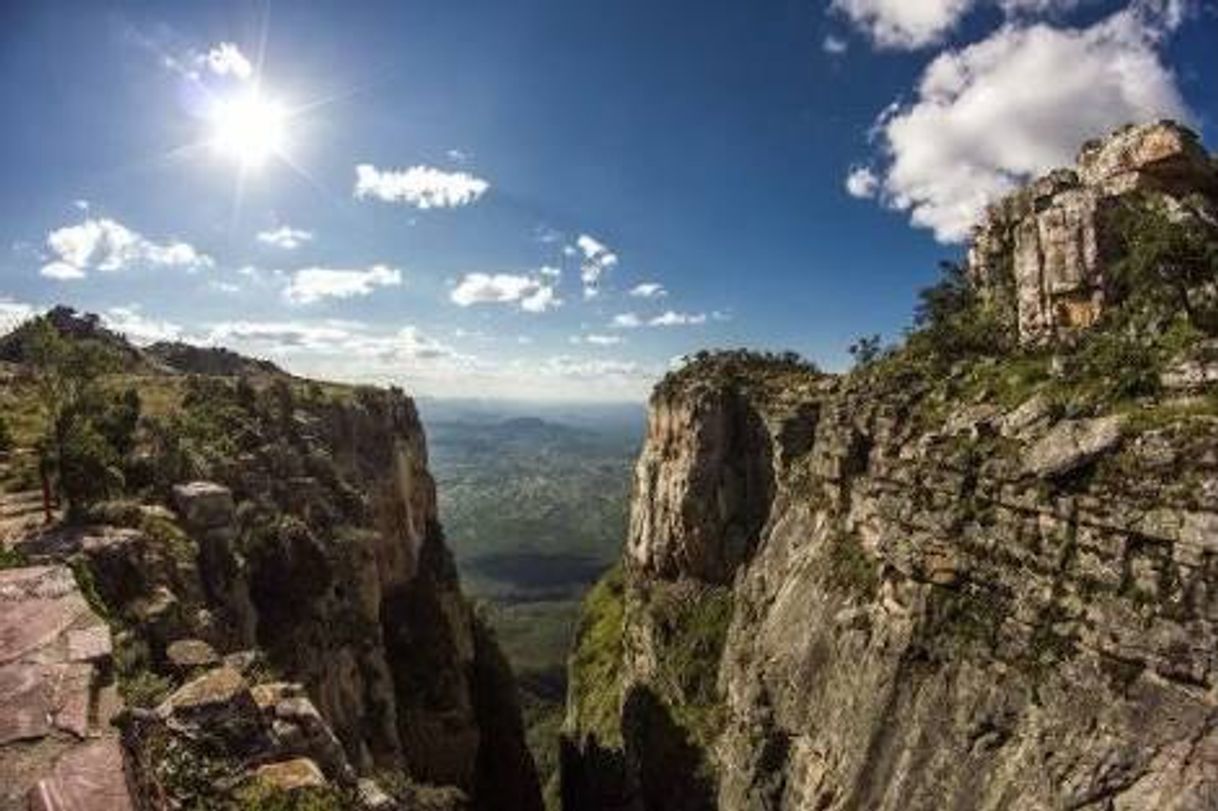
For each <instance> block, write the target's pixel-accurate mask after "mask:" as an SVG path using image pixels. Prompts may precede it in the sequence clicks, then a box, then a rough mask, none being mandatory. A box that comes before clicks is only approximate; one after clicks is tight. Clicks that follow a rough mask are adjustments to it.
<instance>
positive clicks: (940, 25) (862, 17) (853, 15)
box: [824, 0, 1192, 53]
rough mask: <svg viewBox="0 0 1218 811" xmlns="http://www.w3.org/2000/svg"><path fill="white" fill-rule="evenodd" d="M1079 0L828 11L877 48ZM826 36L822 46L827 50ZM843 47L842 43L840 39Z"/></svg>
mask: <svg viewBox="0 0 1218 811" xmlns="http://www.w3.org/2000/svg"><path fill="white" fill-rule="evenodd" d="M1191 1H1192V0H1134V4H1135V5H1142V6H1148V5H1158V6H1171V7H1176V8H1179V7H1182V6H1184V5H1185V4H1186V3H1189V2H1191ZM1080 2H1082V0H833V2H831V3H830V5H829V8H830V10H831V11H833V12H836V13H837V14H839V15H841V16H843V17H845V18H846V19H848V20H849V21H850V22H851V23H853V24H854V26H855V27H856V28H858V29H859V30H860V31H862V32H863V33H864V34H865V35H867V37H868V38H870V39H871V41H872V42H873V43H875V45H876V46H877V47H879V48H892V49H907V50H908V49H914V48H922V47H925V46H927V45H933V44H935V43H937V42H940V41H942V40H943V39H944V37H946V36H947V34H948V33H950V32H951V31H952V30H953V29H954V28H955V27H956V26H957V25H958V24H959V23H960V21H961V20H962V19H964V17H965V15H967V14H968V13H969V12H970V11H972V10H973V9H975V8H978V7H981V6H986V5H990V6H998V8H999V9H1001V10H1002V11H1003V13H1005V14H1006V15H1007V17H1008V18H1015V19H1027V18H1029V17H1032V16H1046V15H1048V16H1056V15H1059V14H1060V13H1061V12H1064V11H1069V10H1070V9H1073V8H1075V7H1076V6H1078V5H1079V4H1080ZM829 39H832V37H829V38H826V40H825V43H824V48H825V50H826V51H829V52H830V53H836V51H832V50H831V49H830V46H829ZM842 46H843V47H842V50H845V47H844V46H845V43H842Z"/></svg>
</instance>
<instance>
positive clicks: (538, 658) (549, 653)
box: [419, 400, 646, 782]
mask: <svg viewBox="0 0 1218 811" xmlns="http://www.w3.org/2000/svg"><path fill="white" fill-rule="evenodd" d="M419 408H420V411H421V414H422V418H423V421H424V423H425V426H426V430H427V437H428V448H429V454H430V468H431V471H432V474H433V475H434V476H435V478H436V484H437V489H438V492H439V506H440V517H441V520H442V521H443V523H444V529H445V534H446V536H447V541H448V544H449V546H450V548H451V549H452V550H453V554H454V556H455V557H456V560H457V566H458V568H459V570H460V573H461V580H462V583H463V585H464V588H465V591H466V593H467V594H469V595H470V597H471V598H473V599H474V600H475V601H477V602H478V603H479V604H480V605H481V607H482V610H483V611H484V612H485V615H486V616H487V618H488V619H489V620H490V623H491V626H492V627H493V628H494V629H495V632H496V634H497V636H498V638H499V642H500V644H501V645H502V646H503V649H504V652H505V653H506V654H507V656H508V658H509V659H510V660H511V663H512V667H513V669H514V670H515V672H516V675H517V678H518V681H519V684H520V689H521V693H522V708H523V710H524V714H525V723H526V725H527V726H528V733H529V743H530V746H531V748H532V749H533V753H534V757H535V758H536V759H537V761H538V771H539V772H540V774H541V776H542V780H543V782H544V781H545V780H547V779H548V778H549V777H550V775H552V774H553V773H554V769H555V766H556V762H555V758H556V751H555V746H556V740H557V732H558V727H559V725H560V724H561V722H562V714H563V700H564V695H565V692H566V657H567V654H568V650H569V647H570V641H571V637H572V634H573V632H574V625H575V621H576V618H577V615H578V613H579V606H580V600H581V599H582V596H583V594H584V593H585V592H586V591H587V589H588V588H589V586H590V585H591V584H592V583H594V582H595V581H596V580H597V579H598V578H599V577H600V575H601V574H602V573H604V571H605V570H606V569H608V568H609V567H610V566H612V565H613V563H614V562H615V561H616V560H617V559H618V557H619V556H620V554H621V545H622V541H623V539H624V538H625V536H626V522H627V516H628V511H629V503H630V487H631V469H632V466H633V464H634V460H635V458H636V457H637V455H638V450H639V446H640V444H641V442H642V438H643V430H644V424H645V418H646V414H645V412H644V410H643V407H642V406H641V405H638V406H636V405H621V406H603V405H597V406H585V407H579V406H568V407H559V406H544V405H521V406H510V405H509V406H504V405H501V404H498V403H496V404H494V405H482V404H479V403H474V402H463V401H444V400H432V401H428V400H421V401H420V403H419Z"/></svg>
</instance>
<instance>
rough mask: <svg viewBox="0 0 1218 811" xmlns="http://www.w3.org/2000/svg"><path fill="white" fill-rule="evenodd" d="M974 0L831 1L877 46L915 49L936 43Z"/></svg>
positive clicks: (834, 8)
mask: <svg viewBox="0 0 1218 811" xmlns="http://www.w3.org/2000/svg"><path fill="white" fill-rule="evenodd" d="M973 2H974V0H833V2H832V4H831V6H830V8H831V9H832V10H833V11H836V12H838V13H840V14H843V15H845V16H846V17H847V18H849V19H850V21H851V22H852V23H854V25H855V26H856V27H857V28H859V29H860V30H862V31H863V32H864V33H866V34H867V35H868V36H869V37H871V39H872V41H873V42H874V43H875V44H876V45H877V46H879V47H881V48H918V47H922V46H924V45H930V44H931V43H934V42H937V41H938V40H939V39H940V38H942V36H943V35H944V34H946V33H947V32H948V31H949V30H950V29H951V28H952V26H954V25H955V24H956V22H957V21H958V20H959V19H960V18H961V17H962V16H964V13H965V12H967V11H968V10H969V8H970V7H971V6H972V5H973Z"/></svg>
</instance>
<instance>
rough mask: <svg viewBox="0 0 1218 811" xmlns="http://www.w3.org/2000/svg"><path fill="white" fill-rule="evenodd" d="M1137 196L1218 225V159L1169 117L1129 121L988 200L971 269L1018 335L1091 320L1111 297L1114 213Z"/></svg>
mask: <svg viewBox="0 0 1218 811" xmlns="http://www.w3.org/2000/svg"><path fill="white" fill-rule="evenodd" d="M1136 195H1140V196H1142V197H1147V198H1150V199H1154V200H1157V201H1159V202H1161V203H1162V204H1164V205H1165V206H1166V207H1167V208H1168V209H1169V210H1170V211H1172V212H1174V213H1175V214H1176V215H1177V216H1192V217H1196V218H1197V219H1198V220H1199V221H1201V222H1206V223H1208V224H1209V225H1211V226H1213V225H1215V224H1218V166H1215V163H1214V161H1213V160H1212V159H1211V158H1210V157H1209V155H1207V154H1206V152H1205V150H1204V149H1203V148H1202V146H1201V145H1200V143H1199V142H1198V140H1197V137H1196V136H1195V135H1194V134H1193V133H1192V132H1190V131H1189V130H1187V129H1184V128H1183V127H1181V126H1179V125H1177V124H1175V123H1173V122H1170V121H1161V122H1157V123H1153V124H1144V125H1141V126H1133V127H1128V128H1126V129H1124V130H1121V131H1119V132H1117V133H1116V134H1114V135H1112V136H1110V137H1108V138H1105V139H1101V140H1097V141H1093V142H1090V143H1088V144H1087V145H1085V146H1084V147H1083V149H1082V151H1081V152H1080V154H1079V157H1078V163H1077V166H1076V167H1075V168H1073V169H1059V170H1055V171H1053V172H1050V173H1049V174H1047V175H1045V176H1044V177H1041V178H1039V179H1038V180H1036V181H1035V182H1033V183H1031V184H1029V185H1028V186H1026V187H1025V188H1023V189H1020V190H1019V191H1017V192H1015V193H1014V194H1011V195H1010V196H1008V197H1006V198H1004V199H1003V200H1001V201H999V202H998V203H996V204H994V205H992V206H991V207H990V208H989V210H988V212H987V214H986V217H985V219H984V221H983V222H982V224H981V225H980V227H979V228H978V229H977V230H976V233H975V234H974V238H973V243H972V246H971V248H970V250H969V255H968V269H969V273H970V276H971V277H972V278H973V280H974V281H975V283H976V284H977V285H978V286H980V287H981V288H982V289H984V290H987V291H988V292H990V293H991V294H992V295H995V296H997V297H1002V298H1004V299H1007V300H1008V301H1009V304H1010V305H1011V306H1014V307H1015V308H1016V310H1017V314H1018V328H1019V335H1020V338H1021V340H1023V341H1024V342H1029V343H1036V342H1043V341H1047V340H1051V339H1053V338H1057V337H1061V336H1063V335H1065V334H1068V333H1069V332H1071V331H1073V330H1077V329H1080V328H1085V327H1088V326H1090V325H1092V324H1094V323H1095V322H1096V321H1097V320H1098V319H1099V317H1100V315H1101V313H1102V312H1103V309H1104V306H1105V303H1106V302H1107V301H1108V300H1109V298H1110V297H1111V289H1110V279H1109V271H1110V270H1111V265H1112V262H1113V261H1114V260H1115V259H1116V258H1117V252H1116V248H1117V245H1116V243H1117V239H1116V237H1117V236H1118V235H1117V234H1116V233H1115V230H1116V225H1115V223H1114V217H1113V214H1114V212H1115V211H1116V210H1117V209H1118V207H1119V205H1120V203H1121V201H1122V200H1126V199H1129V198H1131V197H1133V196H1136Z"/></svg>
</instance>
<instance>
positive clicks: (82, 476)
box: [28, 318, 139, 510]
mask: <svg viewBox="0 0 1218 811" xmlns="http://www.w3.org/2000/svg"><path fill="white" fill-rule="evenodd" d="M28 347H29V362H30V366H31V369H32V372H33V381H34V390H35V392H36V395H37V399H38V403H39V406H40V409H41V411H42V416H43V425H44V431H43V436H42V439H41V440H40V441H39V453H40V456H41V464H40V469H41V471H42V474H43V478H44V487H43V489H44V493H45V494H48V495H49V487H48V486H47V485H48V482H47V478H48V477H49V476H50V474H51V473H52V472H53V473H55V474H57V476H58V479H59V486H60V490H61V492H62V495H63V496H64V497H65V498H66V499H67V501H68V505H69V508H70V509H72V510H78V509H79V508H81V507H83V506H85V505H87V504H89V503H91V502H93V501H96V500H98V499H100V498H104V497H105V496H106V495H108V494H109V493H110V492H112V490H113V489H115V487H116V485H119V484H121V481H122V474H121V472H119V469H118V463H119V461H120V459H121V455H122V454H123V453H125V452H126V451H127V450H129V449H130V443H131V438H132V435H133V432H134V430H135V422H136V421H137V420H138V419H139V396H138V395H137V394H136V393H135V392H134V391H133V390H129V391H128V392H127V393H126V394H124V396H123V397H121V398H119V400H118V402H117V403H113V404H112V403H109V402H107V392H106V390H105V388H104V387H103V385H102V379H103V378H104V377H105V376H106V375H107V374H110V373H112V372H114V371H116V370H117V369H118V365H119V359H118V358H117V357H116V356H115V354H114V352H113V351H111V350H109V349H108V348H107V347H105V346H104V345H102V344H100V343H98V342H96V341H91V340H69V339H66V338H64V336H62V335H61V334H60V333H59V331H58V330H57V329H56V328H55V327H54V325H52V324H51V322H50V321H49V320H48V319H46V318H41V319H39V320H38V321H37V322H35V323H34V324H33V325H32V327H31V331H30V336H29V343H28Z"/></svg>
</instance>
